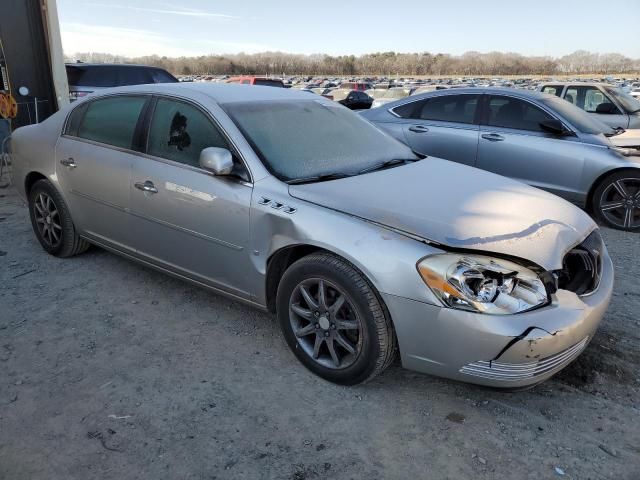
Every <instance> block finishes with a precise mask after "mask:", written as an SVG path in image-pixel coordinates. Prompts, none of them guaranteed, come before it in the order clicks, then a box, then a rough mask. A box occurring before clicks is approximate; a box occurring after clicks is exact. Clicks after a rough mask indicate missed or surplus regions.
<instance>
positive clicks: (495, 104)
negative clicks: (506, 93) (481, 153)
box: [487, 96, 553, 132]
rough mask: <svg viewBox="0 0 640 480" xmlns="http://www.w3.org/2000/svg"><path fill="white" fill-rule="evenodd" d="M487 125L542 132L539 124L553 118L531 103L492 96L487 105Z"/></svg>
mask: <svg viewBox="0 0 640 480" xmlns="http://www.w3.org/2000/svg"><path fill="white" fill-rule="evenodd" d="M488 110H489V111H488V121H487V125H490V126H492V127H503V128H513V129H516V130H529V131H534V132H542V131H544V130H542V127H540V122H543V121H545V120H553V117H552V116H551V115H549V114H548V113H546V112H545V111H544V110H542V109H540V108H538V107H536V106H535V105H533V104H532V103H529V102H527V101H525V100H520V99H518V98H513V97H502V96H492V97H491V98H490V99H489V104H488Z"/></svg>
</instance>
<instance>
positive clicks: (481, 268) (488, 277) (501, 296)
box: [417, 253, 548, 315]
mask: <svg viewBox="0 0 640 480" xmlns="http://www.w3.org/2000/svg"><path fill="white" fill-rule="evenodd" d="M417 266H418V272H420V275H421V276H422V279H423V280H424V281H425V283H426V284H427V285H428V286H429V288H431V290H432V291H433V293H435V295H436V296H437V297H438V298H439V299H440V300H441V301H442V303H444V305H445V306H447V307H451V308H457V309H461V310H468V311H471V312H476V313H487V314H493V315H511V314H514V313H519V312H526V311H527V310H531V309H533V308H536V307H540V306H542V305H545V304H546V303H547V302H548V296H547V291H546V289H545V286H544V284H543V283H542V280H540V278H539V277H538V275H537V274H536V273H535V272H533V271H531V270H529V269H528V268H526V267H523V266H522V265H518V264H517V263H513V262H510V261H508V260H502V259H497V258H491V257H486V256H482V255H466V254H453V253H446V254H440V255H432V256H430V257H426V258H424V259H422V260H421V261H420V262H419V263H418V265H417Z"/></svg>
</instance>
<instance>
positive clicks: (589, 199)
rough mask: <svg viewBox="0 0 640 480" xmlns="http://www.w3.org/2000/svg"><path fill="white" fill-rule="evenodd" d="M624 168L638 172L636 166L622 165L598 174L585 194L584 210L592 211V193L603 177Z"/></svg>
mask: <svg viewBox="0 0 640 480" xmlns="http://www.w3.org/2000/svg"><path fill="white" fill-rule="evenodd" d="M625 170H628V171H630V172H635V173H640V170H639V169H637V168H629V167H622V168H617V169H615V170H609V171H607V172H605V173H603V174H602V175H600V176H599V177H598V178H596V180H595V181H594V182H593V183H592V184H591V188H590V189H589V193H588V194H587V203H586V205H585V210H587V211H588V212H592V211H593V194H594V193H595V191H596V189H597V188H598V186H599V185H600V183H602V181H603V180H604V179H605V178H607V177H608V176H610V175H613V174H614V173H620V172H624V171H625Z"/></svg>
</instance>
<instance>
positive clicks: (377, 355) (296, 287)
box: [276, 253, 396, 385]
mask: <svg viewBox="0 0 640 480" xmlns="http://www.w3.org/2000/svg"><path fill="white" fill-rule="evenodd" d="M276 302H277V315H278V320H279V323H280V328H281V329H282V332H283V334H284V337H285V340H286V341H287V344H288V345H289V348H291V350H292V352H293V353H294V354H295V356H296V357H297V358H298V360H300V362H301V363H302V364H303V365H304V366H305V367H307V368H308V369H309V370H311V371H312V372H313V373H315V374H316V375H318V376H320V377H322V378H324V379H325V380H328V381H330V382H333V383H337V384H340V385H355V384H358V383H362V382H366V381H367V380H370V379H371V378H373V377H375V376H376V375H378V374H379V373H381V372H382V371H383V370H385V369H386V368H387V367H388V366H389V365H390V364H391V362H392V361H393V359H394V356H395V352H396V337H395V332H394V330H393V327H392V324H391V320H390V319H389V318H388V315H387V314H386V311H385V308H384V306H383V304H382V302H381V300H380V299H379V298H378V295H377V294H376V292H375V291H374V288H373V286H371V285H370V284H369V282H368V281H367V280H366V279H365V278H364V276H363V275H362V274H361V273H360V272H359V271H358V270H356V268H355V267H354V266H353V265H351V264H350V263H349V262H347V261H346V260H343V259H342V258H339V257H337V256H335V255H332V254H330V253H314V254H311V255H308V256H306V257H303V258H301V259H300V260H298V261H297V262H295V263H294V264H293V265H291V266H290V267H289V268H288V269H287V270H286V272H285V273H284V275H283V277H282V280H281V282H280V285H279V286H278V294H277V300H276Z"/></svg>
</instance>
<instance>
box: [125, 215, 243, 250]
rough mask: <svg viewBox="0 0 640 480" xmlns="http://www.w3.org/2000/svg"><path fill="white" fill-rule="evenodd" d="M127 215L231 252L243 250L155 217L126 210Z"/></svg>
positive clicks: (237, 246) (238, 246)
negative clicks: (225, 248) (220, 246)
mask: <svg viewBox="0 0 640 480" xmlns="http://www.w3.org/2000/svg"><path fill="white" fill-rule="evenodd" d="M126 211H127V213H129V214H131V215H133V216H135V217H138V218H142V219H143V220H148V221H150V222H154V223H157V224H158V225H162V226H163V227H169V228H171V229H173V230H176V231H178V232H181V233H186V234H188V235H191V236H193V237H196V238H199V239H202V240H207V241H209V242H212V243H215V244H217V245H222V246H223V247H227V248H230V249H232V250H236V251H238V252H241V251H242V250H244V247H241V246H240V245H235V244H233V243H229V242H225V241H224V240H220V239H219V238H215V237H210V236H209V235H205V234H204V233H200V232H196V231H194V230H189V229H188V228H184V227H181V226H179V225H175V224H173V223H169V222H165V221H164V220H160V219H159V218H155V217H150V216H149V215H144V214H143V213H138V212H135V211H133V210H131V209H126Z"/></svg>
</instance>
